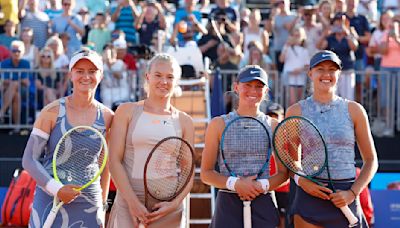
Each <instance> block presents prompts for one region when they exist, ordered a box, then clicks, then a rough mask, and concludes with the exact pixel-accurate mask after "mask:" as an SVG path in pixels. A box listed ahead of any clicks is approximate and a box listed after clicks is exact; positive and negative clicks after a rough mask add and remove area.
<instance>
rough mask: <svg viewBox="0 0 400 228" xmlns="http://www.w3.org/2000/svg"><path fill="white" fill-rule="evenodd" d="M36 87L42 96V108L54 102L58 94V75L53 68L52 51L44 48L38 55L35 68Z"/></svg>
mask: <svg viewBox="0 0 400 228" xmlns="http://www.w3.org/2000/svg"><path fill="white" fill-rule="evenodd" d="M36 69H37V70H38V71H37V74H36V76H37V77H36V87H37V89H38V91H40V92H41V94H42V95H43V96H42V98H43V106H46V105H47V104H49V103H51V102H53V101H55V100H56V99H57V97H58V95H59V94H57V91H58V89H59V88H60V86H61V85H60V75H59V74H58V73H57V72H56V71H55V68H54V55H53V51H52V50H51V49H50V48H48V47H45V48H43V49H42V50H41V51H40V53H39V59H38V66H37V68H36Z"/></svg>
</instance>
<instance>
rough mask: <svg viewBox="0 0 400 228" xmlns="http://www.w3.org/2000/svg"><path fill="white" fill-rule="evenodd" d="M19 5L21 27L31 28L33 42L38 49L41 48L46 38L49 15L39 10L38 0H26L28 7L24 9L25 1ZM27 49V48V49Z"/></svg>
mask: <svg viewBox="0 0 400 228" xmlns="http://www.w3.org/2000/svg"><path fill="white" fill-rule="evenodd" d="M22 2H23V4H21V5H20V7H21V8H20V11H19V18H20V19H21V28H22V29H23V28H26V27H29V28H32V29H33V30H32V31H33V44H34V45H35V46H36V47H38V48H39V49H41V48H43V47H44V45H45V43H46V40H47V38H48V35H49V34H48V32H49V21H50V19H49V17H48V16H47V14H46V13H44V12H42V11H40V10H39V6H38V2H39V0H28V1H27V2H28V4H27V5H28V9H25V8H26V6H25V3H26V1H25V0H24V1H22ZM27 51H28V50H27Z"/></svg>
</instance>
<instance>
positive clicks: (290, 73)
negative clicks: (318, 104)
mask: <svg viewBox="0 0 400 228" xmlns="http://www.w3.org/2000/svg"><path fill="white" fill-rule="evenodd" d="M306 38H307V37H306V32H305V30H304V28H303V27H295V28H293V30H292V32H291V33H290V36H289V38H288V40H287V41H286V44H285V45H284V46H283V49H282V52H281V55H280V56H279V61H281V62H283V63H284V66H283V77H282V81H283V84H284V85H285V86H287V87H288V90H289V100H286V102H288V104H289V106H290V105H293V104H294V103H296V102H297V101H299V100H300V99H303V98H304V92H305V86H306V82H307V75H306V71H307V69H308V64H309V62H310V59H309V56H310V55H309V54H308V50H307V49H306V48H305V40H306Z"/></svg>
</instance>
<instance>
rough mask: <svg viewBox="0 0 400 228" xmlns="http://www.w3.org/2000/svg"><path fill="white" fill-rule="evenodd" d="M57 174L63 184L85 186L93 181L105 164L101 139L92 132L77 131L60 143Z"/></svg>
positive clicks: (57, 154)
mask: <svg viewBox="0 0 400 228" xmlns="http://www.w3.org/2000/svg"><path fill="white" fill-rule="evenodd" d="M55 156H56V173H55V174H54V175H57V176H58V178H59V179H60V181H61V182H62V183H63V184H76V185H80V186H82V185H84V184H86V183H88V182H89V181H90V180H92V179H93V178H94V177H95V176H96V174H97V173H99V172H100V167H101V166H102V164H103V163H104V162H106V159H105V153H104V150H103V144H102V140H101V139H100V137H99V136H98V135H97V134H96V133H93V132H92V131H90V130H87V129H86V130H84V131H82V130H80V129H76V130H74V131H72V132H70V133H69V134H68V135H67V136H65V137H64V139H63V140H62V141H61V142H60V143H59V148H58V151H57V152H56V154H55Z"/></svg>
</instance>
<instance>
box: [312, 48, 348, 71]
mask: <svg viewBox="0 0 400 228" xmlns="http://www.w3.org/2000/svg"><path fill="white" fill-rule="evenodd" d="M324 61H332V62H334V63H336V65H337V66H338V67H339V69H342V61H341V60H340V59H339V57H338V56H337V55H336V54H335V53H334V52H333V51H328V50H324V51H320V52H317V53H316V54H315V55H314V56H313V57H312V58H311V60H310V69H312V68H314V67H315V66H316V65H318V64H320V63H322V62H324Z"/></svg>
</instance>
